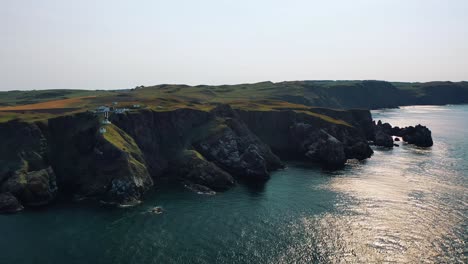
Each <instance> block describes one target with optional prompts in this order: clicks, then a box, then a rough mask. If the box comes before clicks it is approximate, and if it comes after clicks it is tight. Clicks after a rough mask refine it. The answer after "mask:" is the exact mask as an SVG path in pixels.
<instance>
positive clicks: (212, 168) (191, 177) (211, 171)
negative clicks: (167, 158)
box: [169, 150, 235, 191]
mask: <svg viewBox="0 0 468 264" xmlns="http://www.w3.org/2000/svg"><path fill="white" fill-rule="evenodd" d="M169 170H170V172H171V173H173V174H175V175H176V177H177V179H178V180H179V181H181V182H183V183H184V184H185V185H187V186H205V187H207V188H208V189H209V190H215V191H223V190H226V189H228V188H229V187H231V186H233V185H234V182H235V181H234V178H233V177H232V176H231V175H230V174H229V173H227V172H225V171H223V170H222V169H220V168H219V167H218V166H216V165H215V164H214V163H212V162H209V161H207V160H206V159H205V158H204V157H203V156H202V155H201V154H200V153H198V152H197V151H195V150H187V151H184V153H183V154H182V155H181V156H180V157H179V158H177V159H175V160H174V161H173V162H171V164H170V169H169ZM196 189H197V190H199V189H200V188H196Z"/></svg>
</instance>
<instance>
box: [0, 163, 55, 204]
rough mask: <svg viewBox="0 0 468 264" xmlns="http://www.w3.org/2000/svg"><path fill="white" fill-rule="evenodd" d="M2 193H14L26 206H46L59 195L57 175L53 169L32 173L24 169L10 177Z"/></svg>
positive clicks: (3, 186)
mask: <svg viewBox="0 0 468 264" xmlns="http://www.w3.org/2000/svg"><path fill="white" fill-rule="evenodd" d="M0 191H2V192H9V193H12V194H13V195H15V197H17V198H18V199H19V200H21V202H22V204H24V205H26V206H38V205H45V204H48V203H49V202H50V201H52V200H53V199H54V198H55V195H56V194H57V185H56V182H55V174H54V172H53V170H52V168H51V167H48V168H46V169H42V170H38V171H30V172H27V171H26V169H25V168H24V169H21V170H19V171H16V172H15V173H14V175H13V176H11V177H9V178H8V179H7V180H6V181H5V182H4V183H3V185H2V188H1V190H0Z"/></svg>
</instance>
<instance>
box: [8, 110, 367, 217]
mask: <svg viewBox="0 0 468 264" xmlns="http://www.w3.org/2000/svg"><path fill="white" fill-rule="evenodd" d="M110 122H111V124H108V123H103V120H102V117H101V116H100V115H98V114H95V113H91V112H84V113H77V114H71V115H66V116H60V117H55V118H51V119H48V120H47V121H42V122H32V123H31V122H22V121H9V122H5V123H0V145H1V146H3V147H2V149H1V150H0V165H1V166H0V168H1V170H0V198H1V199H0V211H2V212H15V211H18V210H21V209H22V208H23V206H25V207H31V206H40V205H45V204H48V203H50V202H52V201H53V200H54V199H55V198H56V196H57V194H61V195H63V196H71V197H74V198H76V199H83V198H91V199H97V200H100V201H103V202H105V203H111V204H117V205H133V204H136V203H138V202H139V201H140V200H141V199H142V198H143V195H144V193H145V192H146V191H147V190H149V189H150V188H152V187H153V186H154V185H156V186H157V185H158V184H159V182H160V181H161V180H163V179H164V180H169V181H175V182H180V183H182V184H184V185H185V186H187V187H188V188H189V189H191V190H195V191H200V190H202V191H203V192H207V193H212V192H213V191H223V190H226V189H228V188H230V187H231V186H233V185H234V184H235V183H236V182H237V181H239V180H243V181H266V180H268V178H269V176H270V173H271V172H272V171H274V170H276V169H279V168H282V167H283V164H282V162H281V160H280V157H281V158H283V159H296V160H304V161H309V162H313V163H318V164H321V165H323V166H324V167H327V168H339V167H342V166H344V164H345V163H346V161H347V160H348V159H359V160H362V159H366V158H369V157H370V156H371V155H372V153H373V152H372V149H371V148H370V147H369V143H368V141H369V140H374V138H375V133H374V132H375V130H376V125H375V124H374V123H373V121H372V118H371V115H370V112H369V111H367V110H349V111H339V110H330V109H322V108H314V109H300V110H293V109H281V110H266V111H261V110H245V109H244V110H243V109H232V108H231V107H230V106H229V105H224V104H220V105H218V106H217V107H215V108H213V109H212V110H209V111H204V110H197V109H176V110H173V111H154V110H150V109H141V110H138V111H130V112H124V113H121V114H113V115H111V117H110Z"/></svg>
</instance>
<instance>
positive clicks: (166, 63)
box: [0, 0, 468, 90]
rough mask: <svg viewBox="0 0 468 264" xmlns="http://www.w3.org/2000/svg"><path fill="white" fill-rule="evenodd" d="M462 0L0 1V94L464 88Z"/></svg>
mask: <svg viewBox="0 0 468 264" xmlns="http://www.w3.org/2000/svg"><path fill="white" fill-rule="evenodd" d="M467 14H468V1H467V0H341V1H340V0H327V1H325V0H321V1H319V0H287V1H286V0H282V1H276V0H268V1H267V0H196V1H195V0H190V1H189V0H185V1H183V0H165V1H160V0H134V1H130V0H80V1H72V0H40V1H39V0H0V90H31V89H69V88H70V89H71V88H73V89H121V88H132V87H135V86H137V85H154V84H163V83H176V84H190V85H198V84H212V85H216V84H236V83H251V82H260V81H274V82H278V81H292V80H351V79H352V80H363V79H374V80H388V81H421V82H422V81H433V80H441V81H446V80H450V81H461V80H468V15H467Z"/></svg>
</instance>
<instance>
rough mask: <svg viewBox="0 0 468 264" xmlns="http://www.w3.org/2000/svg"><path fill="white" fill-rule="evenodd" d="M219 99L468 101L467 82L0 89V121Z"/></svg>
mask: <svg viewBox="0 0 468 264" xmlns="http://www.w3.org/2000/svg"><path fill="white" fill-rule="evenodd" d="M219 103H227V104H231V105H232V106H233V107H234V108H236V109H242V110H256V111H274V110H283V109H292V110H294V111H305V112H306V113H309V114H312V115H317V113H314V111H310V109H311V107H326V108H335V109H349V108H362V109H374V108H384V107H397V106H401V105H411V104H456V103H468V82H458V83H454V82H430V83H402V82H396V83H390V82H383V81H293V82H279V83H273V82H261V83H254V84H238V85H219V86H209V85H198V86H188V85H173V84H171V85H167V84H164V85H156V86H149V87H143V86H140V87H137V88H134V89H127V90H113V91H102V90H99V91H88V90H43V91H10V92H0V122H6V121H9V120H13V119H22V120H24V121H41V120H47V119H49V118H51V117H56V116H61V115H68V114H72V113H77V112H83V111H87V110H93V109H95V108H96V107H98V106H101V105H109V106H115V107H119V108H132V106H134V105H139V107H138V108H147V109H151V110H153V111H158V112H159V111H172V110H176V109H180V108H191V109H197V110H202V111H209V110H211V109H213V108H214V107H215V106H216V105H217V104H219ZM324 118H325V119H326V118H327V117H324ZM329 121H333V120H329Z"/></svg>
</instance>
